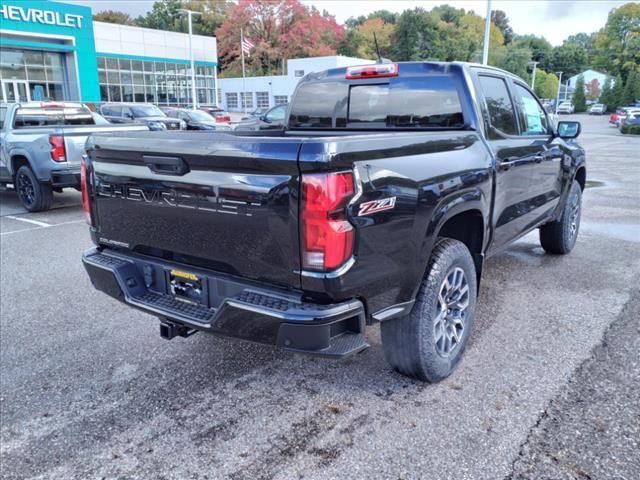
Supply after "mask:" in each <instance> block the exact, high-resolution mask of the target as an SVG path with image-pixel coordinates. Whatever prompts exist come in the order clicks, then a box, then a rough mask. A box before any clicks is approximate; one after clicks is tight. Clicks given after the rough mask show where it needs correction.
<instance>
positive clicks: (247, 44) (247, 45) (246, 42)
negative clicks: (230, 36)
mask: <svg viewBox="0 0 640 480" xmlns="http://www.w3.org/2000/svg"><path fill="white" fill-rule="evenodd" d="M240 43H242V51H243V52H244V53H246V54H247V55H249V53H250V52H251V49H252V48H253V47H254V46H255V45H254V44H253V42H252V41H251V40H250V39H248V38H247V37H244V36H243V37H242V39H241V42H240Z"/></svg>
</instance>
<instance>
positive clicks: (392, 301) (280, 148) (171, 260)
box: [83, 62, 586, 381]
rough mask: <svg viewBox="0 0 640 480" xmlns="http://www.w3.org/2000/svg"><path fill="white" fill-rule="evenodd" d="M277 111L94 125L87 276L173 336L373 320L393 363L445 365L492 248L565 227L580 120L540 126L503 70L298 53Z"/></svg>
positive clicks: (579, 175)
mask: <svg viewBox="0 0 640 480" xmlns="http://www.w3.org/2000/svg"><path fill="white" fill-rule="evenodd" d="M517 119H521V121H518V120H517ZM284 123H285V125H286V129H285V130H280V131H277V130H272V131H263V132H260V134H259V135H256V134H255V133H254V132H238V131H234V132H233V133H232V134H218V133H211V134H209V135H199V134H197V133H185V134H177V133H170V132H167V133H165V134H163V135H158V136H154V137H153V138H149V137H150V135H147V136H143V135H139V134H136V133H131V134H128V135H125V136H123V135H119V136H117V137H108V136H96V137H95V138H93V139H92V141H91V142H90V145H91V148H90V150H89V152H88V158H87V160H86V162H85V164H84V169H85V171H86V175H85V179H86V185H85V189H86V191H87V192H89V195H88V196H87V198H86V201H85V203H84V208H85V209H86V211H87V212H89V221H90V232H91V237H92V240H93V242H94V243H95V247H94V248H92V249H90V250H88V251H87V252H85V253H84V255H83V262H84V265H85V268H86V270H87V272H88V274H89V276H90V278H91V282H92V284H93V286H94V287H95V288H97V289H98V290H101V291H103V292H105V293H107V294H108V295H111V296H113V297H114V298H116V299H119V300H121V301H123V302H125V303H126V304H128V305H130V306H132V307H135V308H138V309H141V310H143V311H145V312H149V313H151V314H153V315H156V316H158V317H159V318H160V333H161V335H162V336H163V337H164V338H166V339H171V338H174V337H176V336H182V337H188V336H190V335H191V334H193V333H195V332H197V331H205V332H210V333H215V334H219V335H225V336H231V337H238V338H242V339H245V340H254V341H257V342H262V343H268V344H273V345H276V346H278V347H280V348H282V349H284V350H288V351H291V352H298V353H307V354H315V355H322V356H326V357H333V358H340V357H344V356H346V355H349V354H354V353H356V352H360V351H362V350H363V349H365V348H367V347H368V344H367V342H366V339H365V335H364V332H365V329H366V328H367V326H368V325H372V324H373V323H376V322H380V328H381V333H382V345H383V349H384V352H385V355H386V358H387V360H388V361H389V362H390V364H391V365H392V366H393V367H394V368H396V369H397V370H398V371H400V372H401V373H403V374H405V375H409V376H412V377H416V378H418V379H421V380H427V381H438V380H440V379H442V378H444V377H446V376H448V375H449V374H451V372H452V371H453V369H454V368H455V366H456V364H457V363H458V361H459V360H460V358H461V356H462V354H463V352H464V349H465V347H466V345H467V342H468V340H469V337H470V335H471V331H472V329H473V324H474V316H475V311H476V302H477V295H478V285H479V284H478V282H479V281H480V278H481V272H482V270H483V268H484V265H485V264H484V260H485V258H486V257H487V256H489V255H492V254H494V253H496V252H500V251H501V250H503V249H504V248H506V247H507V246H508V245H510V244H511V243H512V242H513V241H515V240H517V239H519V238H521V237H522V236H523V235H525V234H527V233H529V232H530V231H532V230H534V229H536V228H539V229H540V242H541V244H542V247H543V248H544V249H545V250H546V251H547V252H551V253H554V254H566V253H569V252H570V251H571V250H572V248H573V247H574V245H575V243H576V238H577V235H578V230H579V227H580V215H581V195H582V190H583V189H584V187H585V182H586V167H585V151H584V149H583V148H582V147H580V145H579V144H578V143H577V142H576V140H575V139H576V137H577V136H578V135H579V133H580V123H579V122H568V121H561V122H558V127H557V129H555V128H553V127H552V126H551V125H550V122H549V119H548V116H547V114H546V113H545V111H544V110H543V108H542V105H541V104H540V103H539V102H538V100H537V99H536V97H535V95H534V94H533V93H532V92H531V90H530V89H529V87H528V85H527V83H526V82H525V81H524V80H522V79H520V78H518V77H516V76H514V75H513V74H511V73H509V72H506V71H504V70H500V69H496V68H493V67H487V66H483V65H473V64H467V63H457V62H453V63H447V62H442V63H440V62H433V63H431V62H409V63H398V64H396V63H385V64H375V65H366V66H355V67H347V68H335V69H331V70H327V71H324V72H318V73H311V74H308V75H307V76H305V77H304V78H303V79H301V80H300V82H299V83H298V85H297V87H296V89H295V92H294V95H293V100H292V103H291V105H290V107H289V110H288V113H287V118H286V119H285V122H284ZM115 158H117V159H118V161H117V162H114V161H113V159H115ZM143 164H145V165H147V166H148V167H149V168H148V169H144V168H141V167H140V165H143ZM554 263H555V264H556V265H558V264H557V262H554ZM558 266H559V267H560V265H558ZM487 268H489V267H487ZM543 268H547V269H549V275H553V271H552V269H553V265H552V264H547V265H546V266H545V267H543ZM562 268H564V267H562ZM513 288H515V286H514V287H513ZM507 290H508V289H507ZM531 301H532V302H535V299H531ZM520 310H524V307H523V308H521V309H520ZM122 320H123V321H127V320H126V318H123V319H122ZM525 343H526V342H525ZM496 348H499V345H498V344H496Z"/></svg>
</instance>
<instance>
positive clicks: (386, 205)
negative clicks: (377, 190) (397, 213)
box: [358, 197, 396, 217]
mask: <svg viewBox="0 0 640 480" xmlns="http://www.w3.org/2000/svg"><path fill="white" fill-rule="evenodd" d="M395 206H396V197H389V198H381V199H380V200H372V201H370V202H364V203H361V204H360V211H358V216H360V217H361V216H362V215H371V214H372V213H377V212H382V211H384V210H391V209H392V208H393V207H395Z"/></svg>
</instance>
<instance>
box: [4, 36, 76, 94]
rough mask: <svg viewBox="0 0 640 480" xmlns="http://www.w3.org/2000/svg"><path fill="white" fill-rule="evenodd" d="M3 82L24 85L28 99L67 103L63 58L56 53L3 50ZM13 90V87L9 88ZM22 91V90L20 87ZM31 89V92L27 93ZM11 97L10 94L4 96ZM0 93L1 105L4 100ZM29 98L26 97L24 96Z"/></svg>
mask: <svg viewBox="0 0 640 480" xmlns="http://www.w3.org/2000/svg"><path fill="white" fill-rule="evenodd" d="M0 80H1V81H2V82H3V83H5V84H6V85H11V86H12V87H11V88H13V85H15V83H13V82H8V81H10V80H17V81H21V82H23V83H21V85H24V82H26V85H24V87H22V88H23V89H24V90H25V92H24V93H25V94H26V93H28V99H30V100H33V101H41V100H66V99H67V93H66V89H65V87H64V86H65V81H66V74H65V69H64V60H63V58H62V54H60V53H57V52H41V51H35V50H20V49H12V48H2V51H1V54H0ZM7 88H10V87H7ZM18 88H20V87H18ZM27 89H28V92H26V90H27ZM5 93H6V94H7V95H8V96H9V94H8V93H7V92H5ZM1 97H2V92H1V90H0V101H8V100H10V99H9V98H7V99H4V98H1ZM25 97H27V95H25Z"/></svg>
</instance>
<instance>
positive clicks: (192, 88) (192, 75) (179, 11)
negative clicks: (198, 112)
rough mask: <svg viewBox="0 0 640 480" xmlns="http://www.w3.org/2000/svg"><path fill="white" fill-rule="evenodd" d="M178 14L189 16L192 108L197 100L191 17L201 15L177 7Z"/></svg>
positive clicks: (194, 107) (195, 106)
mask: <svg viewBox="0 0 640 480" xmlns="http://www.w3.org/2000/svg"><path fill="white" fill-rule="evenodd" d="M178 13H179V14H180V15H186V16H187V17H189V57H190V58H191V95H192V98H193V104H192V105H193V109H194V110H195V109H196V108H198V100H197V98H196V67H195V65H194V61H193V26H192V22H191V17H193V16H194V15H195V16H198V15H202V13H200V12H194V11H193V10H187V9H186V8H180V9H178Z"/></svg>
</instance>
